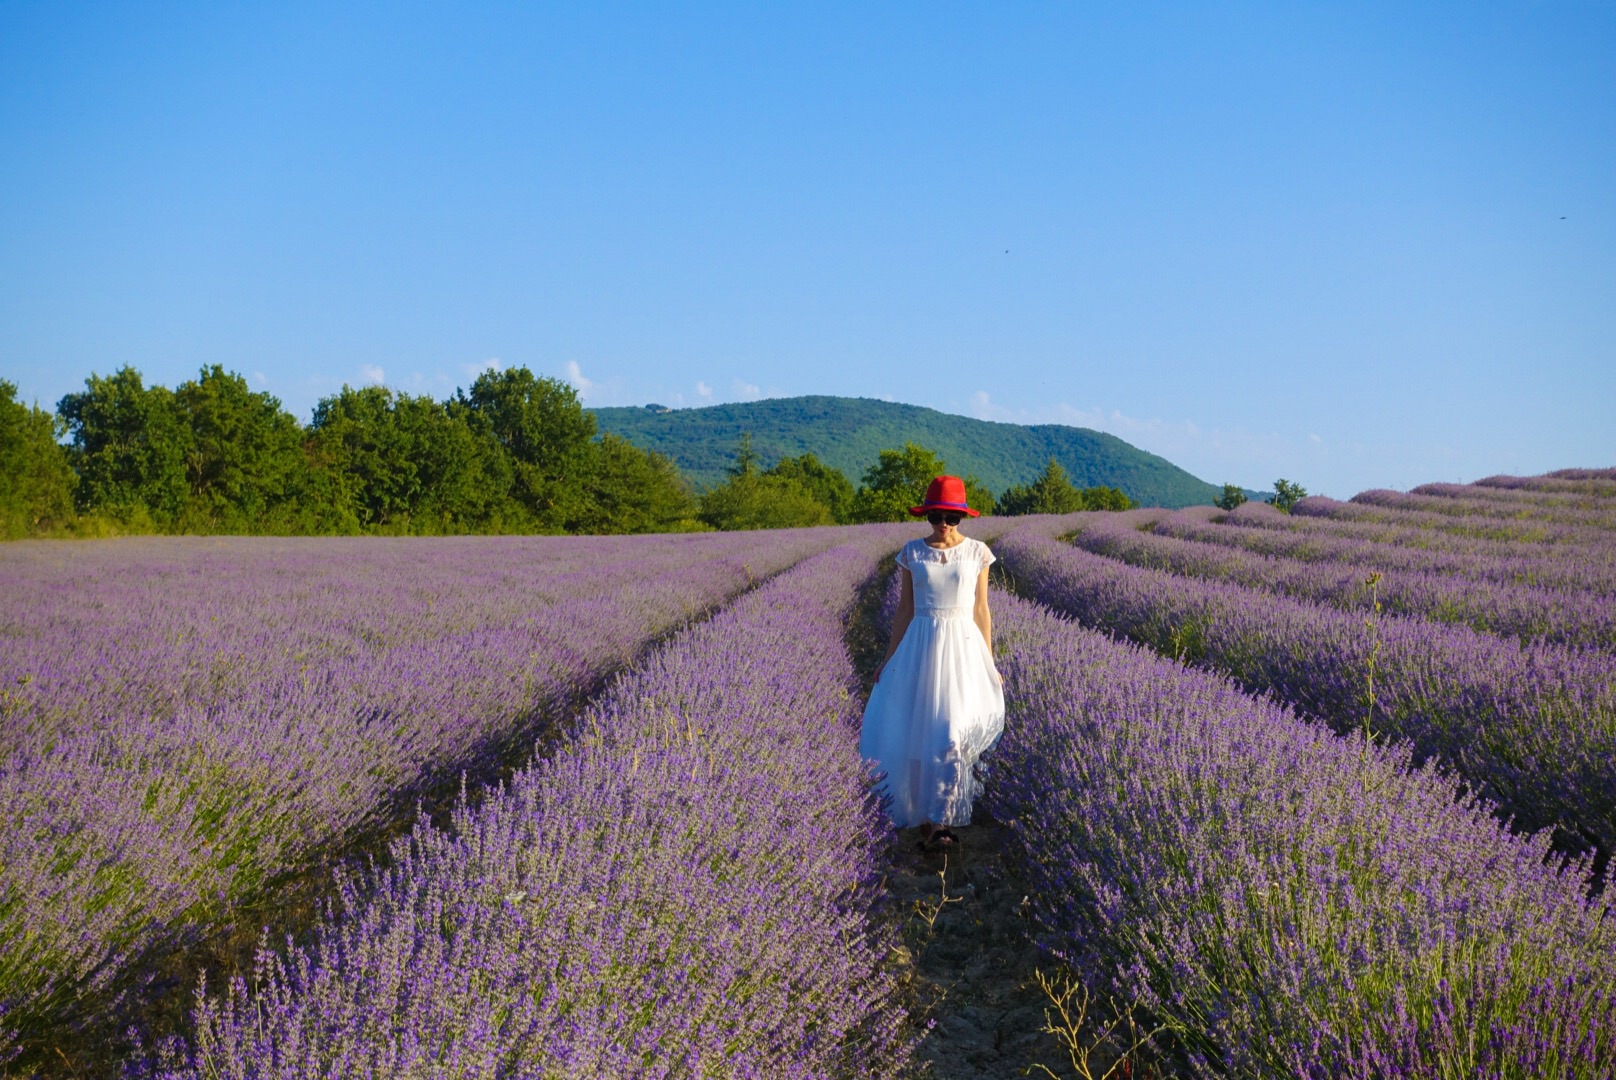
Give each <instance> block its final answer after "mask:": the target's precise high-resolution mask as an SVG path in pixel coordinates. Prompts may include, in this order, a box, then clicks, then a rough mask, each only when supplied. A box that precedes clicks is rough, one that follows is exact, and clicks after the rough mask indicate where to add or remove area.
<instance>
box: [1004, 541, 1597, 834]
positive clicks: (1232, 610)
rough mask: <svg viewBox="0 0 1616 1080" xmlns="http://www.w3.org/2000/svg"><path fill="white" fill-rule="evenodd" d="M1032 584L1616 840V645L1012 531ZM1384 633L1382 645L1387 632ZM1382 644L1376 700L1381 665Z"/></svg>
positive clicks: (1534, 819) (1069, 605) (1085, 615)
mask: <svg viewBox="0 0 1616 1080" xmlns="http://www.w3.org/2000/svg"><path fill="white" fill-rule="evenodd" d="M995 550H996V551H997V552H998V553H999V556H1000V558H1001V559H1002V560H1003V562H1004V566H1005V569H1006V571H1007V572H1008V573H1009V574H1010V576H1011V577H1010V580H1011V581H1012V582H1013V583H1014V584H1015V586H1016V588H1017V589H1018V590H1020V591H1022V592H1023V593H1024V595H1027V596H1029V597H1031V598H1033V599H1036V600H1039V601H1041V602H1043V603H1045V604H1048V605H1049V606H1051V607H1053V608H1055V609H1056V610H1057V611H1061V612H1063V613H1066V614H1068V615H1072V616H1074V617H1076V618H1077V619H1079V620H1080V621H1082V622H1083V623H1085V624H1087V625H1090V626H1096V627H1100V628H1102V629H1106V630H1110V631H1113V632H1115V633H1117V634H1121V635H1123V636H1125V637H1128V638H1131V639H1133V640H1135V641H1138V642H1141V643H1143V644H1146V645H1149V646H1151V647H1152V648H1154V649H1157V650H1158V651H1160V652H1163V653H1166V654H1168V655H1171V656H1178V657H1182V658H1184V659H1186V660H1189V661H1195V662H1205V663H1208V664H1211V665H1213V666H1214V667H1217V668H1220V669H1222V670H1223V671H1225V672H1227V673H1228V674H1230V675H1231V676H1232V677H1233V678H1234V679H1235V680H1236V681H1237V682H1239V683H1240V684H1241V685H1243V686H1245V687H1247V688H1248V689H1251V690H1259V691H1268V692H1272V693H1274V694H1276V695H1278V696H1279V697H1280V698H1281V699H1282V700H1284V701H1287V702H1290V703H1291V704H1293V705H1294V706H1295V707H1297V708H1298V709H1299V710H1300V711H1302V712H1304V713H1308V714H1311V715H1313V716H1317V717H1320V718H1322V719H1325V720H1327V721H1328V722H1329V723H1331V724H1332V725H1334V726H1335V727H1336V728H1337V729H1339V730H1349V729H1356V728H1361V727H1363V726H1365V724H1366V723H1367V724H1369V726H1371V727H1372V729H1373V730H1374V732H1375V733H1377V734H1378V735H1383V736H1389V737H1391V738H1394V739H1407V740H1409V741H1411V742H1412V744H1413V748H1414V752H1415V754H1416V755H1417V756H1418V757H1419V758H1420V759H1421V760H1423V759H1425V758H1427V757H1435V758H1437V759H1438V760H1440V761H1441V762H1442V763H1444V764H1445V765H1447V766H1448V767H1450V768H1453V769H1456V770H1458V771H1459V772H1460V774H1461V775H1463V776H1464V777H1465V778H1466V779H1467V780H1469V781H1470V782H1471V783H1472V784H1475V785H1477V786H1478V788H1479V790H1480V793H1481V794H1482V795H1484V796H1485V797H1487V798H1489V799H1492V800H1494V801H1497V802H1499V803H1501V804H1502V805H1503V808H1504V810H1505V811H1506V812H1507V813H1510V814H1513V815H1516V816H1517V817H1518V818H1519V819H1520V822H1521V824H1522V825H1523V826H1525V827H1527V828H1529V829H1540V828H1545V827H1547V826H1550V825H1559V826H1562V827H1564V828H1565V829H1566V830H1567V836H1566V842H1567V843H1568V844H1570V845H1572V846H1577V847H1580V846H1585V845H1588V844H1597V845H1599V846H1601V847H1602V848H1603V849H1604V850H1605V851H1607V852H1608V851H1612V850H1616V659H1613V658H1611V657H1610V656H1608V655H1605V654H1601V653H1596V652H1593V651H1591V650H1585V651H1573V650H1567V649H1564V648H1559V647H1556V646H1550V645H1523V644H1519V643H1517V642H1514V641H1511V640H1509V639H1505V638H1498V637H1494V636H1492V635H1489V634H1481V633H1477V632H1476V631H1474V630H1470V629H1467V628H1465V627H1459V626H1452V625H1445V624H1441V623H1432V622H1428V621H1425V620H1419V619H1408V618H1401V617H1398V616H1387V617H1385V618H1383V619H1382V620H1381V621H1380V623H1379V625H1378V628H1370V627H1367V626H1366V625H1365V619H1364V616H1362V615H1360V614H1354V613H1348V612H1343V611H1338V610H1336V609H1334V608H1327V607H1323V606H1320V605H1317V604H1310V603H1306V602H1304V601H1300V600H1293V599H1290V598H1288V597H1283V596H1273V595H1269V594H1264V593H1258V592H1255V591H1253V590H1251V589H1246V588H1243V587H1241V586H1239V585H1233V584H1227V583H1223V582H1212V581H1200V580H1197V579H1194V578H1184V577H1178V576H1175V575H1172V574H1168V573H1165V572H1163V571H1160V570H1152V569H1147V568H1144V567H1137V566H1128V565H1126V564H1124V563H1119V562H1116V561H1114V560H1111V559H1106V558H1102V557H1101V556H1098V555H1094V554H1092V553H1090V552H1087V551H1082V550H1080V549H1077V548H1074V547H1072V546H1070V545H1067V544H1062V543H1059V542H1057V541H1054V540H1051V539H1048V538H1045V537H1041V536H1036V535H1031V534H1029V533H1027V532H1017V533H1012V534H1010V535H1009V536H1007V537H1006V538H1005V539H1003V540H1001V541H999V543H998V545H997V546H996V548H995ZM1377 642H1378V646H1377ZM1372 657H1373V658H1374V668H1373V671H1374V694H1375V698H1374V711H1373V715H1372V717H1371V716H1370V715H1369V697H1368V676H1369V674H1370V671H1371V658H1372Z"/></svg>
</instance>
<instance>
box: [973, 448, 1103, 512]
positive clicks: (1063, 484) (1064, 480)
mask: <svg viewBox="0 0 1616 1080" xmlns="http://www.w3.org/2000/svg"><path fill="white" fill-rule="evenodd" d="M1133 505H1134V503H1133V500H1132V499H1130V498H1128V496H1127V495H1126V494H1124V493H1123V491H1122V490H1121V489H1120V488H1114V487H1104V486H1096V487H1086V488H1082V489H1079V488H1078V487H1077V486H1076V485H1074V484H1073V483H1072V481H1071V479H1070V478H1069V477H1068V476H1067V473H1066V470H1065V469H1063V468H1061V465H1060V463H1059V462H1058V461H1056V460H1055V459H1054V458H1050V459H1049V464H1048V465H1046V466H1044V471H1043V472H1042V473H1040V474H1039V475H1038V478H1037V479H1036V480H1034V481H1033V482H1032V483H1031V484H1018V485H1016V486H1014V487H1010V488H1007V489H1006V490H1005V493H1004V494H1003V495H1001V496H1000V497H999V513H1001V514H1071V513H1076V512H1077V511H1079V510H1131V509H1133Z"/></svg>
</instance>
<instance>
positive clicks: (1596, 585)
mask: <svg viewBox="0 0 1616 1080" xmlns="http://www.w3.org/2000/svg"><path fill="white" fill-rule="evenodd" d="M1258 517H1259V518H1260V517H1261V515H1258ZM1267 517H1268V518H1271V519H1280V520H1282V521H1284V522H1286V523H1288V524H1289V525H1292V526H1295V525H1298V524H1299V525H1300V526H1301V527H1269V526H1270V523H1269V522H1267V521H1262V520H1253V518H1252V517H1251V516H1249V515H1246V514H1244V508H1243V507H1242V513H1241V514H1228V515H1222V516H1220V519H1219V520H1216V521H1207V520H1204V519H1202V518H1201V517H1199V516H1198V515H1195V514H1193V513H1185V512H1179V513H1174V514H1169V515H1165V516H1163V517H1162V518H1161V519H1159V520H1158V521H1155V522H1152V523H1151V524H1150V525H1149V528H1150V531H1152V532H1154V533H1156V534H1158V535H1160V536H1171V537H1175V538H1177V539H1179V540H1194V541H1196V542H1197V543H1202V544H1217V545H1219V546H1222V547H1232V548H1240V549H1244V550H1247V551H1251V552H1253V553H1255V554H1258V555H1268V556H1273V557H1275V558H1281V559H1294V560H1297V561H1299V562H1310V563H1312V562H1323V563H1338V564H1341V565H1345V566H1356V567H1360V568H1372V569H1378V570H1382V571H1385V572H1399V571H1401V572H1407V573H1412V574H1438V575H1442V576H1444V577H1454V578H1461V579H1466V580H1469V581H1473V582H1477V583H1483V582H1486V583H1496V584H1500V585H1524V586H1528V587H1533V588H1539V589H1546V590H1550V591H1552V592H1553V593H1555V594H1557V595H1563V594H1565V593H1568V592H1573V591H1575V592H1580V593H1591V594H1596V595H1598V596H1611V595H1616V545H1613V546H1612V547H1610V548H1609V549H1607V550H1605V551H1589V550H1588V549H1585V548H1564V547H1560V548H1555V547H1547V546H1544V545H1523V544H1510V545H1504V544H1492V543H1486V542H1468V541H1463V540H1460V539H1459V538H1457V537H1453V538H1450V539H1452V540H1453V541H1455V542H1454V543H1450V544H1443V545H1438V544H1434V543H1431V542H1430V541H1431V539H1432V537H1431V534H1430V533H1429V532H1425V533H1421V532H1420V531H1419V530H1409V532H1411V533H1413V535H1411V536H1397V535H1386V534H1384V533H1381V532H1380V531H1378V530H1376V531H1374V532H1371V533H1370V534H1369V535H1358V534H1356V533H1355V532H1353V531H1352V530H1351V528H1350V526H1351V525H1353V524H1355V523H1349V522H1335V523H1332V522H1331V521H1330V520H1329V519H1328V518H1297V517H1287V516H1284V515H1281V514H1278V513H1276V512H1274V511H1268V512H1267ZM1399 541H1402V542H1399ZM1416 544H1419V545H1420V546H1415V545H1416Z"/></svg>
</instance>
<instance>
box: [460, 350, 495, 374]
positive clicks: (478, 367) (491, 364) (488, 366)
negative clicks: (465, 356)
mask: <svg viewBox="0 0 1616 1080" xmlns="http://www.w3.org/2000/svg"><path fill="white" fill-rule="evenodd" d="M504 366H505V362H504V361H503V360H501V359H500V358H499V357H497V356H490V357H489V358H488V359H487V360H484V361H483V362H482V363H480V364H461V365H460V370H461V371H464V372H465V373H466V374H467V375H469V376H470V377H471V378H473V379H475V378H476V377H477V376H479V375H481V374H482V373H483V372H485V371H499V370H500V369H502V368H503V367H504Z"/></svg>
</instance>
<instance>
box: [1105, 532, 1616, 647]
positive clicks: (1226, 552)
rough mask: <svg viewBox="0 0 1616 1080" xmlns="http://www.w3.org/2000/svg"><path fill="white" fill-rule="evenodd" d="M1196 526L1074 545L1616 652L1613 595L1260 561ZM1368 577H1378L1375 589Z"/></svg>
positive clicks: (1342, 602) (1326, 598)
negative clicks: (1209, 536)
mask: <svg viewBox="0 0 1616 1080" xmlns="http://www.w3.org/2000/svg"><path fill="white" fill-rule="evenodd" d="M1197 526H1198V523H1196V522H1194V521H1193V519H1192V520H1191V521H1189V522H1187V523H1183V524H1181V523H1179V522H1178V521H1176V520H1174V519H1173V518H1171V517H1169V518H1166V519H1164V520H1162V521H1160V522H1157V523H1156V524H1154V525H1153V526H1152V531H1150V532H1142V531H1141V530H1139V529H1138V528H1136V527H1134V525H1133V523H1132V522H1129V521H1126V520H1116V519H1109V520H1098V521H1094V522H1092V523H1090V524H1089V525H1087V526H1086V527H1085V528H1084V529H1083V531H1082V532H1080V533H1079V534H1078V535H1077V537H1076V538H1075V540H1074V542H1075V543H1077V544H1078V545H1079V546H1080V547H1083V548H1084V549H1086V550H1088V551H1092V552H1094V553H1095V554H1097V555H1106V556H1109V557H1110V558H1113V559H1119V560H1121V561H1122V562H1126V563H1131V564H1133V565H1135V566H1149V567H1155V568H1157V569H1160V570H1166V571H1169V572H1171V573H1175V574H1186V575H1189V576H1191V577H1198V578H1207V579H1211V580H1217V581H1229V582H1233V583H1235V584H1238V585H1244V586H1246V587H1248V588H1254V589H1263V590H1268V591H1272V592H1280V593H1284V594H1285V595H1287V596H1294V597H1297V598H1298V599H1302V600H1312V601H1317V602H1319V603H1324V604H1331V605H1334V606H1336V607H1340V608H1346V609H1349V610H1356V611H1364V610H1367V609H1370V608H1371V607H1372V604H1373V603H1374V602H1376V601H1378V602H1379V603H1380V604H1381V605H1382V607H1383V609H1384V610H1387V611H1392V612H1396V613H1399V614H1403V615H1410V616H1414V617H1418V618H1432V619H1436V620H1438V621H1441V622H1452V623H1460V624H1463V625H1466V626H1470V627H1472V628H1474V629H1476V630H1482V631H1486V632H1489V633H1495V634H1507V635H1510V636H1512V637H1518V638H1520V639H1521V640H1523V641H1549V642H1555V643H1558V644H1562V645H1568V646H1572V647H1592V648H1602V649H1616V596H1612V595H1602V594H1599V593H1595V592H1591V591H1587V590H1585V589H1583V588H1580V587H1578V588H1559V589H1550V588H1544V587H1542V586H1536V585H1519V584H1508V583H1503V582H1498V581H1487V580H1476V579H1474V578H1470V577H1465V576H1459V575H1455V574H1451V573H1443V572H1440V571H1434V570H1416V569H1398V570H1395V571H1394V570H1390V569H1382V568H1381V567H1383V566H1384V565H1385V563H1384V562H1382V561H1379V560H1378V559H1376V557H1375V556H1374V555H1364V554H1358V555H1356V556H1349V560H1348V561H1345V562H1335V561H1304V560H1299V559H1290V558H1285V557H1281V556H1276V555H1268V554H1259V553H1257V552H1254V551H1250V550H1248V549H1246V548H1244V547H1241V546H1233V547H1231V546H1228V545H1223V544H1219V543H1216V542H1214V541H1204V540H1202V539H1200V537H1201V536H1203V535H1205V534H1207V533H1213V534H1216V533H1218V532H1219V531H1221V530H1220V528H1219V527H1218V526H1206V525H1202V526H1199V527H1197ZM1186 533H1188V534H1190V535H1188V536H1186V535H1185V534H1186ZM1370 567H1374V569H1373V570H1371V569H1370ZM1370 573H1373V574H1374V575H1375V580H1374V582H1373V583H1372V584H1371V583H1370V581H1369V578H1368V575H1369V574H1370Z"/></svg>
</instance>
